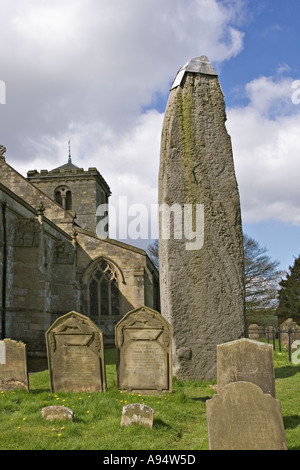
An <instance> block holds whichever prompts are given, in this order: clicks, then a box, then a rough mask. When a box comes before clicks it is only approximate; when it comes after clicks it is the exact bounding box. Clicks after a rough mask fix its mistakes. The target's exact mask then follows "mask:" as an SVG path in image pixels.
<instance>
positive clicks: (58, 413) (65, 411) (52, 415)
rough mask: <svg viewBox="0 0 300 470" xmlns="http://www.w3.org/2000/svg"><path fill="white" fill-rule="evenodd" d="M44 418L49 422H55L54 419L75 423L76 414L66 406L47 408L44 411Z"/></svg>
mask: <svg viewBox="0 0 300 470" xmlns="http://www.w3.org/2000/svg"><path fill="white" fill-rule="evenodd" d="M42 417H43V418H45V419H47V420H48V421H53V420H54V419H62V420H63V419H65V420H69V421H73V418H74V412H73V411H72V410H70V408H67V407H65V406H46V407H45V408H43V409H42Z"/></svg>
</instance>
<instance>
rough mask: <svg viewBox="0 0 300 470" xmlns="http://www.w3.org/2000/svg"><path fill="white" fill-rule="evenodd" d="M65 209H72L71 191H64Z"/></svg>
mask: <svg viewBox="0 0 300 470" xmlns="http://www.w3.org/2000/svg"><path fill="white" fill-rule="evenodd" d="M66 210H67V211H70V210H72V193H71V191H67V192H66Z"/></svg>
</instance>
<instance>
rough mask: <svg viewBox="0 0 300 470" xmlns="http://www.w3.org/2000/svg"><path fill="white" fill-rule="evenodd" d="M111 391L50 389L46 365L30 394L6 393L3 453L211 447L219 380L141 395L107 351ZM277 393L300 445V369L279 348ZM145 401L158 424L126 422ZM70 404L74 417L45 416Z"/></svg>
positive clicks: (0, 412) (290, 437)
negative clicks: (119, 377)
mask: <svg viewBox="0 0 300 470" xmlns="http://www.w3.org/2000/svg"><path fill="white" fill-rule="evenodd" d="M105 357H106V374H107V391H106V392H94V393H88V392H83V393H70V392H59V393H51V392H50V387H49V373H48V370H44V371H41V372H37V373H34V374H30V375H29V382H30V391H29V392H27V390H24V389H20V390H14V391H2V392H1V390H0V436H1V438H0V450H140V449H144V450H208V436H207V424H206V400H208V399H210V398H212V397H213V396H214V394H215V393H216V382H213V381H211V382H201V381H182V382H180V381H178V380H176V379H173V392H172V393H164V394H161V395H160V394H158V395H154V396H152V395H151V396H142V395H140V394H131V393H126V392H121V391H120V390H118V389H117V385H116V366H115V351H114V350H107V351H105ZM274 364H275V378H276V398H277V399H278V400H280V402H281V409H282V414H283V420H284V426H285V433H286V439H287V445H288V449H289V450H300V416H299V409H300V394H299V390H300V366H299V365H298V366H296V365H294V364H292V363H291V362H289V361H288V354H287V352H286V351H282V352H278V351H275V352H274ZM129 403H144V404H146V405H147V406H149V407H151V408H152V409H153V410H154V411H155V415H154V424H153V428H152V429H149V428H147V427H143V426H139V425H137V424H134V425H132V426H130V427H122V426H120V422H121V416H122V409H123V406H124V405H127V404H129ZM51 405H64V406H66V407H68V408H70V409H71V410H73V411H74V420H73V421H59V420H56V421H51V422H50V421H47V420H45V419H44V418H43V417H42V415H41V410H42V409H43V408H44V407H47V406H51Z"/></svg>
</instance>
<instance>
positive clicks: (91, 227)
mask: <svg viewBox="0 0 300 470" xmlns="http://www.w3.org/2000/svg"><path fill="white" fill-rule="evenodd" d="M27 180H28V181H30V183H32V184H34V186H36V187H37V188H38V189H40V190H41V191H43V192H44V193H45V194H46V195H47V196H48V197H50V198H51V199H53V200H54V201H55V202H57V203H58V204H59V205H60V206H62V207H63V208H64V209H65V210H67V211H72V212H74V213H76V219H75V221H76V223H78V225H80V227H82V228H83V229H85V230H88V231H91V232H94V233H95V232H96V227H97V223H98V222H99V217H97V215H96V211H97V207H98V206H99V205H100V204H108V198H109V196H110V195H111V191H110V188H109V186H108V184H107V183H106V181H105V179H104V178H103V177H102V176H101V174H100V173H99V171H98V170H97V168H89V169H88V170H87V171H84V169H83V168H79V167H77V166H76V165H74V164H73V163H72V158H71V152H70V147H69V158H68V162H67V163H65V164H64V165H61V166H59V167H58V168H54V169H53V170H50V171H48V170H41V171H40V172H38V171H37V170H30V171H28V172H27Z"/></svg>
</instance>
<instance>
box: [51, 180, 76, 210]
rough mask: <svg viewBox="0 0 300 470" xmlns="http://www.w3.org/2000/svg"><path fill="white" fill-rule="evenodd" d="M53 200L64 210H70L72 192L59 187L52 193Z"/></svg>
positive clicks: (67, 188)
mask: <svg viewBox="0 0 300 470" xmlns="http://www.w3.org/2000/svg"><path fill="white" fill-rule="evenodd" d="M54 200H55V202H57V204H59V205H60V206H62V207H63V208H64V209H65V210H67V211H70V210H72V192H71V190H70V188H69V187H68V186H59V187H58V188H56V190H55V191H54Z"/></svg>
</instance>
